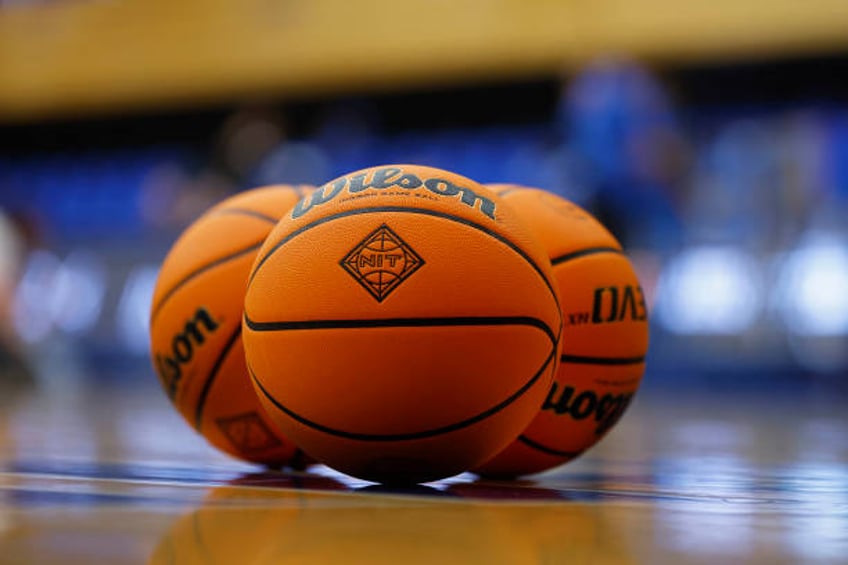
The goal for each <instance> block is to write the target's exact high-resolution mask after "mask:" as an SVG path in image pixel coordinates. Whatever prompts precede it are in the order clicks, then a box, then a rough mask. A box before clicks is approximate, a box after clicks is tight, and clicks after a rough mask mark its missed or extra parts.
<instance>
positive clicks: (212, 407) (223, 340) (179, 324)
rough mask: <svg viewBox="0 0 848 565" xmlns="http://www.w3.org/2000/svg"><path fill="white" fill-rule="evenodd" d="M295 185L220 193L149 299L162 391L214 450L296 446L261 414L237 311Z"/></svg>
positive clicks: (253, 456) (260, 454) (173, 254)
mask: <svg viewBox="0 0 848 565" xmlns="http://www.w3.org/2000/svg"><path fill="white" fill-rule="evenodd" d="M303 194H305V190H304V189H303V188H302V187H298V188H295V187H286V186H275V187H267V188H261V189H256V190H251V191H248V192H245V193H243V194H239V195H237V196H234V197H232V198H229V199H227V200H225V201H223V202H221V203H220V204H218V205H217V206H215V207H214V208H212V209H211V210H209V211H208V212H207V213H205V214H204V215H203V216H201V217H200V218H198V219H197V221H195V222H194V223H193V224H192V225H191V226H189V227H188V229H186V231H185V232H184V233H183V234H182V235H181V236H180V238H179V239H178V240H177V242H176V243H175V244H174V245H173V247H172V248H171V250H170V252H169V253H168V256H167V257H166V258H165V261H164V263H163V264H162V269H161V270H160V273H159V278H158V279H157V282H156V289H155V291H154V296H153V307H152V311H151V316H150V338H151V352H152V357H153V363H154V365H155V368H156V371H157V373H158V374H159V380H160V383H161V384H162V387H163V388H164V389H165V392H166V393H167V394H168V397H169V398H170V399H171V401H172V402H173V403H174V405H175V406H176V408H177V409H178V410H179V412H180V414H182V416H183V417H184V418H185V420H186V421H187V422H188V423H189V424H190V425H191V426H192V427H194V428H195V429H196V430H197V431H198V432H200V434H201V435H203V436H204V437H205V438H206V439H207V440H208V441H209V442H210V443H211V444H212V445H214V446H215V447H217V448H219V449H221V450H223V451H225V452H227V453H229V454H230V455H234V456H236V457H239V458H241V459H245V460H248V461H253V462H256V463H265V464H269V465H281V464H286V463H297V461H295V460H294V458H295V457H296V456H297V453H298V452H297V450H296V448H295V446H294V444H292V443H291V442H290V441H289V440H288V439H286V438H285V437H284V436H282V434H280V433H279V432H278V431H277V430H276V428H275V427H274V426H273V424H271V423H270V422H269V421H268V419H267V417H266V416H265V415H264V414H263V412H262V408H261V406H260V404H259V401H258V400H257V398H256V394H255V393H254V391H253V387H252V386H251V384H250V379H249V377H248V376H247V369H246V368H245V363H244V350H243V347H242V341H241V317H242V308H243V305H244V289H245V286H246V284H247V275H248V274H249V272H250V266H251V265H252V264H253V260H254V258H255V256H256V252H257V250H258V249H259V246H260V245H261V244H262V242H263V241H264V240H265V237H266V236H267V235H268V233H269V232H270V231H271V228H272V227H273V226H274V225H275V224H276V222H277V220H278V219H279V218H280V216H282V215H283V213H284V212H286V211H288V209H289V208H291V207H292V206H293V205H294V203H295V202H297V200H298V198H299V197H300V196H301V195H303Z"/></svg>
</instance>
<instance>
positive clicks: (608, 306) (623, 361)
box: [475, 185, 648, 477]
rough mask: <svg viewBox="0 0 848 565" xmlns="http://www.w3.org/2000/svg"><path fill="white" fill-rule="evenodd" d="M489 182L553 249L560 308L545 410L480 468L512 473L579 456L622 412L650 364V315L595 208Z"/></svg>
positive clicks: (631, 272)
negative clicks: (556, 357) (557, 352)
mask: <svg viewBox="0 0 848 565" xmlns="http://www.w3.org/2000/svg"><path fill="white" fill-rule="evenodd" d="M489 188H491V189H492V190H494V191H495V192H497V193H498V194H499V195H500V196H501V197H502V198H503V199H504V200H506V201H507V202H508V203H510V204H511V205H512V206H513V207H514V209H515V210H516V212H518V213H519V214H520V215H521V217H523V218H524V219H525V220H526V221H527V223H528V226H529V227H530V228H531V229H532V230H533V232H534V233H535V234H536V236H537V238H538V239H539V241H541V242H542V243H543V245H544V246H545V248H546V249H547V252H548V256H549V257H550V261H551V264H552V266H553V271H554V277H555V280H556V284H557V285H558V288H559V293H560V299H561V305H562V312H563V338H562V351H561V356H560V361H561V363H560V367H559V370H558V372H557V375H556V378H555V380H554V382H553V384H552V386H551V389H550V391H549V392H548V394H547V396H546V398H545V400H544V403H543V404H542V409H541V411H540V412H539V414H538V416H536V418H535V419H534V420H533V422H532V423H531V424H530V425H529V426H528V428H527V429H526V430H524V432H523V433H522V434H521V435H520V436H519V438H518V439H517V440H516V441H515V442H513V443H512V444H511V445H510V446H509V447H508V448H507V449H506V450H504V451H503V452H502V453H500V454H498V455H497V456H496V457H494V458H493V459H492V460H490V461H488V462H486V463H485V464H484V465H481V466H480V467H478V468H476V469H475V472H477V473H479V474H481V475H484V476H490V477H515V476H520V475H527V474H532V473H538V472H541V471H544V470H547V469H550V468H552V467H555V466H557V465H560V464H562V463H565V462H567V461H569V460H571V459H574V458H575V457H577V456H579V455H580V454H581V453H583V452H584V451H585V450H586V449H589V448H590V447H592V446H593V445H595V444H596V443H597V442H598V441H600V440H601V438H603V436H604V435H605V434H606V433H607V432H609V430H610V429H611V428H612V427H613V426H614V425H615V424H616V423H617V422H618V420H619V418H620V417H621V416H622V414H623V413H624V411H625V410H626V409H627V407H628V405H629V404H630V401H631V399H632V398H633V395H634V394H635V393H636V391H637V389H638V388H639V385H640V383H641V381H642V376H643V374H644V372H645V355H646V353H647V349H648V319H647V309H646V306H645V300H644V296H643V294H642V288H641V287H640V286H639V280H638V279H637V277H636V273H635V272H634V270H633V267H632V265H631V264H630V261H629V260H628V259H627V256H626V255H625V254H624V252H623V250H622V247H621V244H619V242H618V241H617V240H616V239H615V237H613V235H612V234H611V233H609V231H608V230H607V229H606V228H605V227H604V226H603V225H601V223H600V222H598V221H597V220H596V219H595V218H594V217H593V216H592V215H591V214H589V213H588V212H586V211H585V210H583V209H582V208H580V207H579V206H577V205H576V204H574V203H572V202H569V201H568V200H566V199H564V198H560V197H558V196H555V195H553V194H551V193H549V192H546V191H544V190H540V189H534V188H527V187H520V186H515V185H489Z"/></svg>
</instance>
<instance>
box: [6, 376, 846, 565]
mask: <svg viewBox="0 0 848 565" xmlns="http://www.w3.org/2000/svg"><path fill="white" fill-rule="evenodd" d="M151 380H152V379H151ZM0 408H1V409H2V412H0V563H2V564H4V565H5V564H18V563H21V564H29V563H38V564H42V563H48V564H50V563H61V564H63V565H75V564H86V565H94V564H101V563H102V564H107V563H108V564H115V563H156V564H192V563H215V564H218V563H220V564H230V563H233V564H255V563H363V564H373V563H392V564H394V563H404V564H405V563H428V564H429V563H432V564H444V563H463V564H465V563H486V564H497V563H543V564H551V563H593V564H602V563H625V564H626V563H649V564H653V563H741V562H751V563H768V564H778V563H799V562H803V563H839V562H848V410H846V409H845V408H846V402H845V401H844V398H842V399H841V400H840V399H839V398H830V399H827V398H825V399H824V400H821V399H816V398H808V397H807V396H805V395H803V394H802V395H798V394H792V395H776V394H766V398H765V400H763V399H760V400H754V395H750V394H749V395H745V396H726V395H725V396H703V395H692V394H674V395H670V394H665V395H663V396H658V395H657V394H655V393H652V392H651V391H650V390H648V391H646V392H644V393H643V394H641V395H640V396H639V397H638V398H637V401H636V402H634V404H633V405H632V407H631V409H630V411H629V412H628V413H627V414H626V415H625V417H624V418H623V419H622V421H621V422H620V424H619V426H618V427H617V428H616V429H615V430H614V431H613V433H612V434H611V435H610V436H609V437H608V438H607V439H606V440H605V441H604V442H602V444H601V445H600V446H598V447H597V448H595V449H594V450H592V451H590V452H589V453H588V454H587V455H586V456H584V457H583V458H581V459H580V460H578V461H576V462H574V463H572V464H570V465H567V466H565V467H562V468H560V469H558V470H556V471H554V472H550V473H547V474H544V475H540V476H538V477H535V478H534V479H533V480H527V481H523V482H515V483H508V482H484V481H479V482H478V481H475V477H473V476H472V475H461V476H459V477H456V478H454V479H451V480H447V481H442V482H439V483H434V484H432V485H428V486H422V487H417V488H414V489H408V490H406V491H391V490H386V489H384V488H382V487H379V486H375V485H370V484H367V483H364V482H360V481H355V480H351V479H348V478H345V477H342V476H340V475H338V474H334V473H333V472H332V471H330V470H329V469H327V468H324V467H314V468H312V469H310V471H309V472H307V473H279V472H267V471H266V472H263V470H262V469H260V468H256V467H251V466H249V465H245V464H241V463H238V462H235V461H232V460H230V459H227V458H226V457H224V456H222V455H219V454H217V453H215V452H214V451H213V450H212V449H211V448H208V447H207V446H206V445H205V443H204V442H203V441H202V440H201V439H199V438H198V437H196V436H195V435H194V434H193V432H192V431H191V430H190V429H189V428H188V427H187V426H186V425H185V424H184V423H183V422H182V421H181V420H179V419H178V417H177V416H176V415H175V413H174V412H173V411H172V410H171V408H170V406H169V405H168V404H167V401H166V400H165V397H164V395H163V394H162V393H161V392H160V391H159V390H158V389H155V388H151V387H149V386H143V385H138V386H128V385H123V386H118V385H110V386H106V385H97V386H94V385H91V384H89V385H86V384H83V383H67V382H64V381H63V380H61V379H56V380H55V382H50V381H48V382H45V383H42V385H41V386H38V387H33V388H29V389H20V388H17V389H14V390H4V391H3V392H2V401H0Z"/></svg>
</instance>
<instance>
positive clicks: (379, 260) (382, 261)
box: [340, 224, 424, 302]
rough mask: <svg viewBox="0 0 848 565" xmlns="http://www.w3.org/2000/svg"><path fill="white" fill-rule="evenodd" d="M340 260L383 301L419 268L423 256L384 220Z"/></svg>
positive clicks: (359, 281) (372, 293)
mask: <svg viewBox="0 0 848 565" xmlns="http://www.w3.org/2000/svg"><path fill="white" fill-rule="evenodd" d="M340 264H341V266H342V267H343V268H344V270H345V271H347V272H348V273H350V275H351V276H352V277H353V278H354V279H355V280H356V282H358V283H359V284H360V285H362V287H363V288H364V289H365V290H367V291H368V292H369V293H370V294H371V296H373V297H374V298H375V299H376V300H377V302H382V301H383V300H385V298H386V297H387V296H388V295H389V294H391V292H392V291H393V290H395V289H396V288H397V287H398V286H400V283H402V282H403V281H405V280H406V279H408V278H409V277H410V276H411V275H412V273H414V272H415V271H417V270H418V269H420V268H421V265H423V264H424V260H423V259H422V258H421V257H420V256H419V255H418V254H417V253H416V252H415V251H414V250H413V249H412V248H411V247H410V246H409V245H407V243H406V242H405V241H404V240H402V239H401V238H400V236H399V235H398V234H396V233H395V232H393V231H392V230H391V229H390V228H389V226H387V225H386V224H383V225H382V226H380V227H379V228H377V229H376V230H374V231H373V232H371V233H370V234H368V236H366V237H365V239H363V240H362V241H361V242H359V244H358V245H357V246H356V247H354V248H353V249H352V250H351V251H350V253H348V254H347V255H345V257H344V259H342V261H341V263H340Z"/></svg>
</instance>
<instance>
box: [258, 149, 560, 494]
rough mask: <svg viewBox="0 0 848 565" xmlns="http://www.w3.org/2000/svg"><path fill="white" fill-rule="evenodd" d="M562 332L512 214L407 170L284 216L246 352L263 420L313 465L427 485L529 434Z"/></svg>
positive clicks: (328, 192) (375, 172) (530, 247)
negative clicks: (265, 416)
mask: <svg viewBox="0 0 848 565" xmlns="http://www.w3.org/2000/svg"><path fill="white" fill-rule="evenodd" d="M561 323H562V320H561V313H560V307H559V302H558V297H557V291H556V288H555V285H554V283H553V279H552V273H551V267H550V261H549V260H548V257H547V255H546V253H545V250H544V248H543V247H542V245H541V244H540V243H539V242H538V241H537V239H536V238H535V237H533V235H532V234H531V233H530V232H529V230H528V229H527V228H526V227H525V226H524V224H523V223H522V221H521V220H520V218H519V217H518V215H517V214H516V213H515V212H514V211H513V210H512V209H511V208H510V206H509V205H507V204H506V203H505V202H504V201H503V200H502V199H501V198H499V197H498V196H496V195H495V194H494V193H492V192H491V191H489V190H488V189H486V188H484V187H482V186H481V185H479V184H477V183H476V182H474V181H472V180H469V179H467V178H464V177H461V176H459V175H456V174H453V173H450V172H448V171H444V170H440V169H434V168H430V167H423V166H414V165H392V166H383V167H373V168H369V169H364V170H361V171H358V172H354V173H350V174H348V175H345V176H342V177H339V178H337V179H335V180H333V181H330V182H329V183H327V184H325V185H323V186H321V187H319V188H317V189H316V190H315V191H314V192H312V193H311V194H310V195H309V196H307V197H305V198H303V199H301V200H300V201H299V202H298V203H297V204H296V205H295V206H294V208H293V209H292V210H291V211H290V212H288V213H287V214H285V216H284V217H283V218H282V219H281V220H280V222H279V224H277V226H276V227H275V228H274V230H273V231H272V232H271V234H270V235H269V236H268V239H267V240H266V241H265V243H264V244H263V246H262V248H261V249H260V250H259V254H258V255H257V258H256V262H255V264H254V266H253V269H252V273H251V275H250V281H249V283H248V288H247V293H246V296H245V309H244V324H243V326H244V330H243V338H244V345H245V353H246V356H247V362H248V368H249V371H250V373H251V377H252V379H253V383H254V386H255V387H256V390H257V392H258V395H259V397H260V399H261V401H262V403H263V406H264V407H265V408H266V410H267V412H268V414H269V416H270V417H271V418H272V419H273V420H274V422H275V423H277V424H278V425H279V427H280V429H281V430H282V431H283V433H284V434H285V435H286V436H287V437H290V438H292V439H293V440H294V441H295V442H296V443H297V444H298V445H299V446H300V447H301V448H302V449H303V450H304V451H305V452H306V453H307V454H309V455H310V456H312V457H314V458H315V459H317V460H319V461H321V462H323V463H325V464H327V465H329V466H331V467H333V468H335V469H337V470H339V471H342V472H344V473H347V474H349V475H353V476H356V477H359V478H362V479H367V480H372V481H377V482H384V483H416V482H427V481H432V480H436V479H440V478H443V477H447V476H451V475H454V474H457V473H460V472H463V471H466V470H468V469H470V468H472V467H474V466H476V465H479V464H481V463H483V462H484V461H486V460H487V459H490V458H491V457H492V456H493V455H495V454H496V453H497V452H499V451H501V450H502V449H504V448H505V447H506V446H507V445H508V444H509V443H510V442H512V441H513V440H514V439H515V438H516V437H517V436H518V434H519V433H520V432H521V431H522V430H523V429H525V428H526V427H527V425H528V424H529V422H530V420H531V419H532V418H533V417H534V416H535V415H536V413H537V412H538V409H539V406H541V405H542V403H543V401H544V399H545V395H546V394H547V393H548V391H549V390H550V386H551V382H552V378H553V375H554V373H555V371H556V368H557V366H558V356H559V338H560V333H561Z"/></svg>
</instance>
